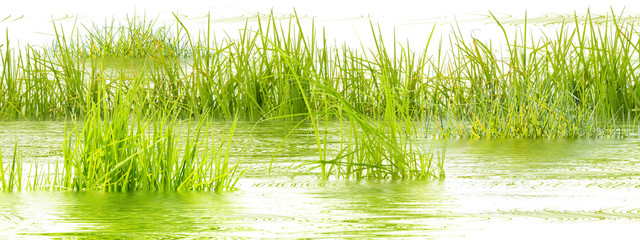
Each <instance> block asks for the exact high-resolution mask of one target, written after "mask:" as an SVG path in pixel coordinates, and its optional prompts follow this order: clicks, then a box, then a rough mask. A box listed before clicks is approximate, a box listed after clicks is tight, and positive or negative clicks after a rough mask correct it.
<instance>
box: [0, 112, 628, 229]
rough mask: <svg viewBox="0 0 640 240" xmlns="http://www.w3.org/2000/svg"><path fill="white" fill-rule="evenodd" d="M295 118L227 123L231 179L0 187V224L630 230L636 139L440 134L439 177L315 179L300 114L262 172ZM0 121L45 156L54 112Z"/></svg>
mask: <svg viewBox="0 0 640 240" xmlns="http://www.w3.org/2000/svg"><path fill="white" fill-rule="evenodd" d="M294 124H295V123H286V122H285V123H263V124H261V125H258V126H255V124H254V123H240V124H239V125H238V130H237V131H236V134H235V136H234V139H235V140H234V141H235V142H236V143H237V144H235V145H234V146H235V147H236V148H235V149H234V150H233V161H242V164H241V166H242V168H246V169H248V172H247V174H246V175H245V176H244V177H243V178H242V179H241V180H240V181H239V186H238V190H237V191H233V192H226V193H211V192H177V193H148V192H136V193H103V192H46V191H35V192H13V193H2V194H0V236H2V237H7V238H34V237H42V238H58V237H108V238H118V237H122V238H139V237H147V238H164V237H166V238H176V237H177V238H182V237H188V238H189V237H212V236H213V237H226V236H239V237H266V238H303V237H317V238H332V237H383V238H386V237H400V238H412V237H415V238H424V237H430V238H434V239H451V238H454V239H456V238H473V239H476V238H499V239H510V238H511V239H512V238H514V237H515V238H518V239H522V238H524V239H539V238H542V237H551V238H558V237H562V236H564V237H567V238H577V237H583V238H587V239H594V238H598V237H603V238H617V239H624V238H627V239H630V238H632V237H633V236H634V235H635V232H636V229H637V226H640V206H639V205H638V204H637V203H638V202H640V191H638V188H640V177H639V176H640V168H639V165H640V157H638V156H640V140H639V139H637V138H628V139H597V140H596V139H581V140H566V139H561V140H515V139H510V140H425V144H427V145H430V144H431V143H432V142H433V143H434V148H435V149H442V147H444V146H445V145H446V164H445V170H446V173H447V176H446V178H445V179H443V180H427V181H418V180H410V181H407V180H385V181H373V180H321V179H318V178H317V177H316V176H315V175H314V174H313V173H309V174H303V175H299V174H298V175H297V174H295V173H297V172H299V170H300V169H299V168H296V166H297V163H299V162H301V161H303V160H305V159H311V158H313V140H312V139H311V138H310V137H309V134H310V133H309V132H308V131H307V130H305V127H304V126H303V127H302V128H301V129H300V130H297V131H294V132H293V134H292V135H291V136H290V139H289V140H288V141H287V142H285V144H284V147H283V148H282V150H281V151H280V153H278V154H277V155H276V160H275V164H274V166H275V167H274V168H273V169H274V171H273V174H272V175H271V176H267V175H266V171H268V166H269V163H270V161H271V158H272V156H273V153H274V151H275V149H276V148H277V145H278V144H279V143H280V142H281V140H282V138H283V132H286V131H288V130H289V129H290V128H291V127H292V126H293V125H294ZM214 127H215V128H216V129H218V130H219V131H220V133H223V132H224V131H226V128H228V127H229V123H225V122H220V123H217V125H215V126H214ZM0 131H1V134H0V136H1V137H0V143H1V144H2V145H1V147H2V151H3V155H4V156H6V155H7V154H6V153H5V152H10V151H6V149H7V148H11V147H12V146H13V143H14V140H15V138H14V136H15V135H17V136H19V139H20V142H19V145H21V148H28V147H30V149H32V150H30V151H31V152H32V153H37V154H40V155H41V156H43V157H42V158H44V159H47V160H48V161H55V159H57V158H56V154H59V150H58V149H57V148H59V147H58V145H57V142H59V141H60V140H61V139H62V138H63V136H64V123H61V122H2V123H0ZM45 139H46V140H45ZM9 154H10V153H9ZM24 154H30V153H28V152H27V153H24ZM292 166H293V167H292Z"/></svg>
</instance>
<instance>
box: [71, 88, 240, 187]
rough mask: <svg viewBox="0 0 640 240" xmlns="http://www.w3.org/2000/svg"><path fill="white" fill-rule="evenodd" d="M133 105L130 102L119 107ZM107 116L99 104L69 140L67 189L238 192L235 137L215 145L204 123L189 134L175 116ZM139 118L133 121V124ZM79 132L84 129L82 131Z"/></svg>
mask: <svg viewBox="0 0 640 240" xmlns="http://www.w3.org/2000/svg"><path fill="white" fill-rule="evenodd" d="M126 103H131V102H128V101H125V102H124V103H119V105H126ZM128 109H129V108H128V107H123V108H118V109H117V111H116V112H114V113H105V112H104V109H103V108H102V107H101V106H100V105H98V104H96V105H94V106H93V107H92V108H91V111H90V113H89V114H88V115H87V117H86V118H85V120H84V124H83V125H82V126H78V125H76V126H75V127H74V129H73V130H71V131H70V132H69V133H68V136H67V138H66V139H65V143H64V147H63V151H64V161H65V162H64V167H65V171H64V177H63V179H64V180H63V185H65V186H68V187H70V188H71V189H74V190H105V191H139V190H145V191H176V190H211V191H223V190H229V189H233V188H234V186H235V184H236V182H237V180H238V176H239V175H241V174H242V173H241V172H239V171H238V163H236V164H235V165H231V163H230V162H229V149H230V147H231V146H230V141H231V137H232V136H233V131H234V128H235V123H234V124H233V125H232V126H231V129H230V131H229V134H228V135H227V136H226V137H224V138H223V139H221V140H220V143H215V142H214V140H215V139H214V136H213V135H212V134H208V133H211V129H210V128H209V127H207V126H206V123H205V122H204V121H200V122H198V123H197V127H196V128H195V130H191V128H190V127H187V129H186V130H184V131H187V132H186V134H185V133H181V132H180V131H182V130H180V129H178V128H177V122H176V121H177V119H176V118H175V116H171V115H159V116H148V115H142V113H140V112H138V113H131V112H129V111H128ZM130 117H132V118H131V119H133V121H131V120H130ZM77 128H81V130H80V129H77Z"/></svg>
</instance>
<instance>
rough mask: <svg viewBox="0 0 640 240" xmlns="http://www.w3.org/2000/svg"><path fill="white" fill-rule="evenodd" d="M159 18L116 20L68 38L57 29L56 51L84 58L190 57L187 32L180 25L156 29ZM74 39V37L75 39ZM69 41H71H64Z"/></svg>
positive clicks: (84, 28)
mask: <svg viewBox="0 0 640 240" xmlns="http://www.w3.org/2000/svg"><path fill="white" fill-rule="evenodd" d="M156 23H157V19H147V18H146V17H145V16H143V17H139V16H136V15H135V14H134V15H133V17H129V16H127V18H126V19H125V22H124V23H119V24H115V19H112V20H111V22H110V23H107V21H105V23H104V25H98V24H96V23H92V24H91V25H83V26H82V29H73V30H74V31H80V30H83V31H82V33H79V32H78V33H76V34H75V35H74V34H73V32H72V33H71V38H69V39H67V38H66V37H65V35H64V31H63V29H60V32H59V31H58V29H57V28H55V30H56V31H55V32H56V35H57V36H58V38H57V39H56V41H55V42H54V49H55V50H56V51H58V52H70V53H71V54H73V55H74V56H77V57H83V58H95V57H102V58H122V57H129V58H145V57H152V56H158V55H162V56H165V57H184V56H187V55H189V49H188V48H187V44H188V43H187V41H186V40H185V38H186V37H185V36H184V32H182V28H180V27H179V26H178V27H176V28H175V30H173V29H172V26H157V24H156ZM74 37H75V38H74ZM65 41H68V42H65Z"/></svg>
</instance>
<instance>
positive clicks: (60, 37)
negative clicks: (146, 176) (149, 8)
mask: <svg viewBox="0 0 640 240" xmlns="http://www.w3.org/2000/svg"><path fill="white" fill-rule="evenodd" d="M608 19H610V20H608V21H605V22H604V23H600V24H594V23H593V21H592V18H591V16H590V15H586V16H575V18H574V19H573V20H572V21H568V22H567V23H565V24H563V25H561V26H560V28H559V30H558V31H557V32H556V34H555V36H547V35H542V34H541V36H539V37H534V36H533V35H534V34H533V33H532V31H531V30H530V29H527V24H526V23H525V24H524V25H523V26H524V29H523V30H520V31H518V32H508V31H507V30H506V29H505V28H503V26H502V25H501V24H500V22H499V21H498V20H497V19H496V21H495V22H496V27H497V28H499V29H501V30H502V31H503V33H504V36H503V37H501V38H498V39H496V41H497V40H501V41H502V42H504V43H505V44H504V45H502V46H497V45H496V44H493V43H491V42H481V41H480V40H478V39H473V38H466V37H463V34H462V33H460V32H455V33H454V34H452V35H450V36H448V38H444V39H448V42H446V41H444V42H442V41H441V42H440V44H439V46H440V48H441V46H442V45H449V46H450V49H449V50H447V51H443V50H438V49H436V50H438V51H437V54H435V55H430V54H428V53H430V52H432V49H433V48H434V47H433V46H435V45H436V44H435V43H432V41H431V38H432V37H433V32H434V29H432V30H431V35H430V37H429V41H428V42H429V44H427V45H426V46H424V47H421V48H419V49H418V51H416V50H415V49H413V48H410V47H409V46H408V44H407V45H402V44H399V43H398V42H397V41H396V40H395V37H394V42H391V43H388V42H385V41H383V39H385V37H384V36H386V35H385V34H386V33H383V32H382V31H381V30H380V29H379V28H377V27H376V26H375V25H374V24H372V27H371V32H372V37H373V39H374V45H373V46H362V47H360V48H351V47H347V45H344V46H342V47H338V46H332V45H328V44H327V42H328V40H327V39H326V37H325V36H324V31H323V33H322V34H320V33H319V32H318V30H317V28H316V27H314V26H313V24H311V26H306V25H304V24H302V23H300V21H299V19H298V18H297V17H295V16H293V17H292V18H290V19H289V21H276V20H275V18H274V17H273V16H269V17H268V18H267V19H261V20H260V21H259V25H258V26H257V28H256V29H252V28H251V27H249V25H247V26H246V27H245V28H243V29H240V30H239V31H238V33H237V34H236V35H234V34H229V35H226V36H224V37H222V38H216V37H215V36H213V35H211V34H210V32H211V31H210V25H209V26H207V29H206V30H202V31H200V32H195V33H192V32H189V31H188V30H187V29H186V28H185V27H184V25H183V24H182V22H180V20H179V19H178V18H176V23H175V24H174V26H173V27H166V26H156V25H155V21H153V20H144V19H139V18H136V17H135V16H134V18H130V19H127V21H126V24H125V25H123V26H120V25H115V24H114V22H113V21H112V22H111V23H110V24H109V23H107V24H106V26H99V25H96V24H94V25H91V27H86V26H85V27H83V28H82V29H72V30H71V31H70V35H67V33H65V31H64V30H63V29H61V28H59V27H54V32H55V33H56V38H55V39H54V44H53V46H54V48H46V47H45V48H38V47H32V46H27V47H24V48H20V47H18V46H14V45H13V43H11V42H9V40H7V41H6V43H5V44H4V45H3V46H2V47H0V48H1V49H2V52H3V53H4V54H2V58H1V59H0V60H1V62H2V66H3V69H2V75H1V77H0V79H1V81H0V83H1V84H0V94H1V95H2V98H0V106H2V108H0V109H1V110H0V117H1V118H2V119H70V118H74V117H76V118H77V117H82V116H83V115H84V114H86V113H87V109H88V108H89V103H88V102H87V101H86V100H87V99H94V100H95V99H97V98H98V97H100V96H98V95H100V94H101V93H100V92H102V93H103V95H104V96H102V97H103V98H104V99H105V100H106V101H109V102H113V101H114V99H113V97H114V96H115V95H114V93H115V92H118V91H127V90H130V89H132V88H134V87H135V88H140V90H139V91H138V92H140V94H139V96H138V99H137V101H139V102H143V103H145V105H144V106H145V108H146V109H154V110H158V111H174V112H177V114H178V115H180V117H181V118H190V117H202V116H205V115H206V116H207V117H210V118H213V119H226V120H230V119H233V118H235V117H236V116H237V117H239V118H240V119H241V120H251V121H257V120H261V119H288V120H291V119H296V118H297V119H301V118H304V117H305V116H306V114H307V113H308V112H309V110H313V111H324V110H327V109H328V108H330V107H331V106H333V105H335V104H342V103H340V102H339V101H337V100H336V99H335V98H334V99H327V98H326V97H325V95H324V94H322V92H323V91H325V90H324V89H325V88H330V89H332V91H335V92H336V93H339V94H340V95H341V97H342V98H344V99H345V100H346V101H347V102H349V103H351V104H352V105H353V106H354V108H355V109H356V110H357V111H358V112H359V113H362V114H364V115H366V116H369V117H372V118H376V119H379V118H383V117H385V116H389V112H390V111H394V114H395V115H396V116H397V117H400V118H410V119H413V120H420V121H423V122H426V123H428V126H429V131H430V134H431V135H434V136H463V137H473V138H475V137H599V136H612V135H615V134H614V133H617V132H618V131H612V129H615V128H616V127H617V125H618V123H619V122H621V121H636V120H637V117H638V114H637V113H638V109H639V100H640V99H639V98H638V95H639V94H640V89H639V88H638V86H639V84H638V77H637V74H638V71H637V69H638V61H637V58H638V55H639V54H638V48H640V44H639V43H638V42H639V41H638V36H639V34H638V32H637V30H636V29H635V28H634V24H633V23H624V22H621V21H620V18H618V17H617V16H615V15H613V14H612V15H611V16H608ZM54 26H55V25H54ZM434 28H435V27H434ZM81 30H82V31H81ZM67 32H69V31H67ZM81 32H82V33H81ZM305 34H307V36H308V37H305ZM496 37H498V36H496ZM496 47H502V48H506V51H503V52H501V53H499V55H497V54H496V50H495V49H496ZM185 57H186V58H185ZM125 59H126V60H125ZM122 61H124V62H128V63H129V64H110V63H113V62H122ZM134 79H140V81H139V82H140V84H138V85H135V86H134V85H132V82H134ZM101 82H104V84H102V83H101ZM305 97H306V98H307V100H306V102H305V100H304V98H305ZM169 103H177V104H175V105H174V104H169ZM173 106H175V108H174V109H168V108H167V107H173ZM390 106H393V107H390ZM111 107H113V106H108V108H111Z"/></svg>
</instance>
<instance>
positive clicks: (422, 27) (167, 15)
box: [0, 0, 640, 44]
mask: <svg viewBox="0 0 640 240" xmlns="http://www.w3.org/2000/svg"><path fill="white" fill-rule="evenodd" d="M638 6H640V4H639V3H637V1H631V0H623V1H602V0H587V1H584V0H571V1H562V0H532V1H506V0H482V1H472V0H437V1H434V0H426V1H419V0H386V1H380V0H368V1H363V0H357V1H350V0H324V1H304V0H222V1H218V0H213V1H204V0H197V1H189V0H178V1H152V0H142V1H135V0H111V1H82V0H63V1H46V0H22V1H11V2H10V3H8V4H7V3H3V7H2V8H1V9H0V29H2V30H3V31H0V37H2V38H4V35H5V32H6V31H5V29H6V30H8V32H9V35H10V36H11V38H12V39H18V40H19V41H20V42H21V43H25V42H28V43H32V44H33V43H37V42H39V41H46V40H44V39H46V38H50V35H51V33H52V21H55V22H56V23H57V24H61V25H63V26H65V29H70V28H71V27H69V26H73V24H74V23H76V22H77V23H80V24H90V23H92V22H98V23H103V22H104V21H105V20H106V19H108V20H110V19H115V20H122V19H124V18H125V17H126V16H131V15H133V13H134V12H135V13H136V14H138V15H142V14H144V15H146V17H147V18H158V20H159V21H160V22H163V21H166V22H173V20H174V18H173V15H172V13H177V14H178V16H179V17H180V18H181V19H182V21H183V22H184V23H185V24H187V25H190V26H194V28H196V29H198V28H199V29H201V28H203V27H204V26H206V19H207V18H206V16H207V14H208V13H211V17H212V19H213V20H214V23H215V25H214V28H217V29H223V30H225V31H229V30H233V29H238V28H240V27H243V26H244V22H245V20H246V19H247V18H249V19H252V18H253V19H255V16H256V13H258V12H260V13H261V14H266V13H268V12H269V11H271V10H273V11H274V13H275V14H276V15H278V16H282V17H283V18H286V16H288V14H290V13H292V12H293V10H294V9H295V10H296V11H297V12H298V15H299V16H300V17H301V19H302V20H303V21H306V22H310V21H311V19H314V20H315V22H316V24H318V25H321V26H326V29H327V31H328V34H329V35H330V36H334V37H336V38H339V39H340V41H342V40H344V41H354V39H357V36H356V35H355V32H359V31H360V29H363V28H364V29H366V30H367V32H369V31H368V28H369V20H371V21H372V22H374V23H378V24H381V26H383V29H392V28H393V29H396V30H397V34H398V35H399V37H400V38H404V37H407V38H412V37H415V38H425V37H426V34H427V33H428V31H429V30H430V29H431V27H432V26H433V25H434V24H436V23H437V24H451V23H454V22H456V23H459V24H461V25H462V26H465V24H467V25H468V29H466V30H465V31H467V32H474V34H477V35H482V33H483V32H484V33H486V35H492V34H494V32H493V31H489V30H488V29H489V28H490V27H485V26H484V25H486V24H490V23H492V21H491V19H489V18H487V15H488V13H489V11H491V12H493V13H494V14H495V15H496V16H498V17H499V18H500V19H501V20H504V21H513V22H518V21H519V20H522V19H524V14H525V11H526V12H527V16H528V18H529V19H533V20H536V19H537V20H541V19H542V20H545V19H556V20H557V17H558V16H565V17H567V16H569V17H570V15H571V14H573V13H574V12H577V13H578V14H581V13H585V12H586V11H587V10H590V11H591V12H592V13H594V14H607V13H609V12H610V11H611V8H613V11H614V12H615V13H620V12H622V10H623V9H625V8H626V9H625V13H626V14H629V15H638V14H637V12H640V11H636V12H634V10H636V9H640V8H638ZM385 27H386V28H385ZM415 35H417V36H415Z"/></svg>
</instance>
